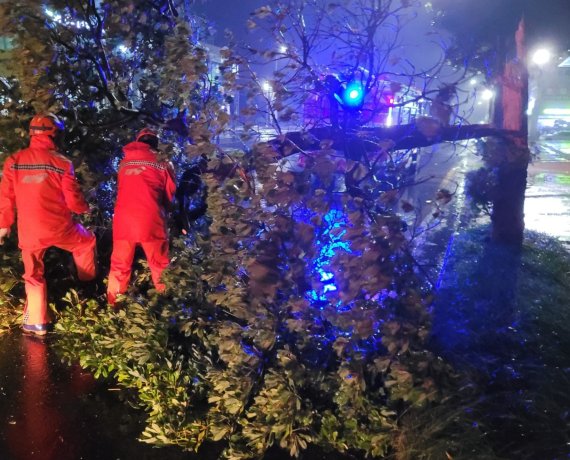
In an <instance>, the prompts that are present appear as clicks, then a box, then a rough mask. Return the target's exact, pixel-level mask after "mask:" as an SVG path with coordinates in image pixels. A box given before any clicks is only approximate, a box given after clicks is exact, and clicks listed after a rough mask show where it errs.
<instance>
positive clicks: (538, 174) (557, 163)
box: [525, 141, 570, 248]
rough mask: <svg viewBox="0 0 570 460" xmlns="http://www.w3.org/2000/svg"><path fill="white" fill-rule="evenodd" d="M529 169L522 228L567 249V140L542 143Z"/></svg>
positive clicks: (569, 187) (569, 218)
mask: <svg viewBox="0 0 570 460" xmlns="http://www.w3.org/2000/svg"><path fill="white" fill-rule="evenodd" d="M538 148H539V150H540V153H539V155H538V159H536V160H535V161H533V163H532V164H531V165H529V168H528V179H527V191H526V198H525V227H526V228H527V229H529V230H535V231H539V232H543V233H546V234H549V235H552V236H555V237H557V238H559V239H560V240H561V241H562V242H564V243H565V244H566V245H567V247H568V248H570V141H559V142H553V141H551V142H542V143H540V144H539V145H538Z"/></svg>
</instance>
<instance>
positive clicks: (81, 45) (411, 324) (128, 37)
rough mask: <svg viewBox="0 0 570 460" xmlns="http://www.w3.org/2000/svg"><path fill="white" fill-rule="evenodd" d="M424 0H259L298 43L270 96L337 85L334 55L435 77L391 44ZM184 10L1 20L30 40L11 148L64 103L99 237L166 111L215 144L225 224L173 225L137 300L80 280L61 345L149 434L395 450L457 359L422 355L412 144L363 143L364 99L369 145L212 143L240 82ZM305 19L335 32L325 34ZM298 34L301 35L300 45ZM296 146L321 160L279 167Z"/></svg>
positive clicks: (8, 103)
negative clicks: (123, 175) (328, 75)
mask: <svg viewBox="0 0 570 460" xmlns="http://www.w3.org/2000/svg"><path fill="white" fill-rule="evenodd" d="M413 3H415V2H409V1H402V2H395V1H383V2H379V1H372V0H371V1H364V0H358V1H353V2H337V3H327V2H317V1H307V2H289V3H287V4H285V5H282V6H281V7H280V8H279V9H270V8H267V7H265V8H262V9H260V10H258V11H257V12H256V13H255V15H254V16H253V18H252V23H251V26H252V27H253V26H254V23H255V21H256V20H268V21H270V24H271V25H270V29H272V32H273V33H277V34H278V35H279V36H281V37H282V39H281V40H282V43H284V44H285V43H287V45H288V48H287V50H288V51H287V56H286V61H285V62H286V63H285V66H284V69H283V70H282V71H278V72H276V75H275V77H276V78H275V79H274V82H273V85H274V86H273V88H274V98H273V97H272V98H268V100H267V101H266V102H268V104H269V113H270V116H271V119H272V120H273V122H275V124H276V125H279V124H280V122H288V121H290V120H293V119H294V118H295V114H296V112H297V110H298V107H299V104H301V103H302V102H303V100H304V98H305V97H306V96H307V94H311V92H312V91H322V90H323V87H322V84H323V83H322V79H321V77H322V75H324V71H325V69H326V68H327V65H329V66H331V67H330V68H331V69H333V68H334V71H335V72H338V73H339V75H340V74H342V75H345V76H347V78H348V77H350V78H354V77H356V78H359V79H361V81H362V82H363V83H364V84H365V86H366V88H367V90H368V91H369V92H370V93H371V94H372V93H375V92H376V93H377V92H378V91H381V87H382V85H383V83H382V82H383V81H384V80H382V79H381V75H383V74H386V72H392V76H394V77H398V78H404V77H405V73H404V72H403V71H401V72H396V71H395V70H394V68H395V66H397V65H400V64H401V68H402V67H406V68H407V75H408V77H407V78H408V80H406V82H407V83H408V84H409V83H410V82H411V81H412V80H411V79H415V78H416V77H419V76H420V75H424V73H422V72H423V71H416V69H414V68H413V66H410V64H409V63H407V62H404V59H403V57H400V59H398V57H397V56H396V55H395V54H394V53H393V51H395V49H396V48H397V46H398V43H399V42H398V40H397V34H396V39H394V33H393V32H394V31H396V32H397V31H398V30H399V29H398V28H399V27H400V25H401V24H402V22H403V21H404V22H405V20H406V18H408V17H409V16H407V15H406V14H405V13H407V12H409V11H411V10H410V8H411V6H412V4H413ZM184 4H185V2H176V1H172V0H169V1H158V2H157V1H154V2H150V1H142V0H141V1H138V2H133V1H127V0H122V1H119V0H114V1H113V0H109V1H100V2H96V1H94V0H92V1H91V0H90V1H79V0H77V1H75V0H74V1H70V0H68V1H56V0H54V1H52V2H46V3H43V4H38V3H37V2H31V1H14V2H11V3H9V4H3V5H2V11H1V13H2V14H1V15H0V17H1V18H2V19H1V20H0V21H1V22H0V24H1V25H2V27H3V30H4V31H5V32H6V33H9V34H10V35H11V36H13V37H14V40H15V41H14V43H15V45H16V49H17V50H18V52H19V53H21V55H22V56H23V59H22V60H21V62H20V64H21V65H19V66H17V67H15V68H14V69H13V79H12V80H10V81H8V80H6V81H5V82H4V83H5V84H4V85H3V87H2V91H3V93H2V96H3V101H4V102H3V103H4V106H3V108H4V109H5V111H4V112H3V114H4V115H3V116H4V118H3V122H4V123H5V125H6V126H12V128H13V129H12V131H11V134H12V136H11V139H12V140H11V141H10V143H7V144H6V145H10V146H13V145H16V144H18V143H21V141H22V140H23V135H24V134H25V130H24V124H23V119H24V118H26V116H31V115H32V114H33V113H34V112H35V111H39V110H50V111H55V112H58V113H60V114H62V115H63V116H64V117H65V119H66V120H67V123H68V127H69V134H68V138H67V139H66V141H67V144H66V145H67V146H68V150H69V152H68V153H70V154H71V155H72V156H74V158H75V159H76V162H77V163H78V164H80V163H81V162H82V161H83V160H84V161H83V163H82V167H80V168H79V171H80V173H81V176H82V180H83V181H85V182H86V183H88V184H89V186H91V187H94V188H95V190H96V191H97V199H98V205H99V210H100V211H101V213H100V217H101V219H100V220H98V221H96V222H95V223H96V224H97V225H99V226H100V228H99V230H100V232H99V235H100V236H101V235H103V234H105V235H108V229H109V211H110V207H111V198H112V188H113V185H114V184H113V167H114V166H116V160H117V158H118V156H119V154H120V146H121V144H122V143H124V142H125V141H126V140H127V139H129V138H130V137H131V136H132V134H133V131H134V130H135V129H138V128H139V127H141V126H142V125H143V124H155V125H157V126H159V127H161V128H162V129H163V139H164V140H165V141H168V142H169V143H170V147H168V148H165V154H166V155H167V156H170V157H171V158H173V159H174V160H176V161H177V163H178V164H183V163H184V162H186V161H189V159H188V158H187V157H192V156H197V155H202V154H205V155H207V156H208V157H209V158H210V164H209V173H208V174H207V175H206V176H205V179H206V181H207V183H208V189H209V193H208V209H209V211H208V212H209V214H210V215H211V217H212V220H213V223H212V225H211V227H210V230H209V235H208V236H207V237H204V238H198V244H197V245H194V244H190V243H189V241H187V240H185V239H184V238H183V237H180V238H178V239H175V241H174V243H173V251H172V264H171V265H172V266H171V269H170V271H169V273H168V274H167V279H166V281H167V282H168V285H169V286H170V289H169V291H168V292H167V294H166V295H165V296H158V295H156V293H153V292H152V290H150V291H148V292H145V291H147V288H148V283H149V280H148V275H146V274H145V272H144V271H143V272H138V276H137V277H136V278H137V279H136V280H135V287H134V288H133V290H132V291H131V293H130V295H129V296H126V298H125V299H124V302H123V309H121V310H119V311H108V310H107V309H106V308H105V306H102V305H99V302H97V299H90V300H86V299H85V295H83V294H82V293H81V292H76V291H69V293H68V294H67V295H66V296H65V297H64V300H65V303H66V304H67V305H68V308H66V309H64V310H63V311H60V312H59V315H60V316H59V318H58V326H57V329H58V333H59V338H60V343H61V348H62V353H63V354H64V357H66V358H67V359H68V360H79V362H80V363H81V365H82V366H84V367H86V368H88V369H91V370H92V371H93V372H94V373H95V375H97V376H101V377H106V378H114V379H116V380H117V381H119V382H120V383H121V384H122V385H123V386H125V387H126V388H129V389H131V390H133V395H134V396H133V401H134V403H135V404H136V405H138V406H139V407H141V408H143V409H144V410H145V411H146V413H147V415H148V420H147V422H148V423H147V425H146V428H145V431H144V432H143V434H142V439H143V440H145V441H146V442H150V443H153V444H157V445H166V444H176V445H180V446H182V447H183V448H186V449H194V450H198V449H199V448H200V447H201V446H202V445H203V444H204V443H205V442H223V445H224V447H225V451H224V455H225V456H226V457H227V458H231V459H238V458H256V457H257V458H258V457H261V456H262V455H264V453H266V452H267V451H268V449H270V448H271V447H272V446H278V447H279V448H281V449H283V450H285V451H286V452H288V453H289V454H290V455H292V456H298V455H300V453H301V452H302V451H303V450H305V449H306V448H307V447H308V446H309V445H316V446H319V447H321V448H325V449H329V450H334V451H337V452H341V453H353V452H358V453H359V454H364V455H369V456H374V457H382V456H386V455H387V454H392V453H394V452H395V451H396V450H397V442H396V439H397V437H398V418H399V416H400V415H401V414H402V413H404V412H405V411H407V410H409V409H410V408H411V407H415V406H419V405H425V404H430V403H431V401H434V400H437V398H438V396H439V393H438V389H437V388H436V385H435V380H436V377H437V375H438V374H439V373H440V372H442V370H441V369H440V366H441V364H440V363H439V362H438V361H437V360H434V359H433V357H432V356H431V355H430V353H428V352H427V351H425V350H424V345H425V339H426V337H427V335H428V333H429V324H430V317H429V305H430V302H431V293H430V291H429V289H427V288H426V287H425V286H424V285H423V283H422V280H421V279H420V278H419V277H418V275H417V274H416V272H415V270H414V269H415V265H414V260H413V258H412V257H411V255H410V247H409V243H408V240H407V234H406V225H405V223H404V220H403V217H402V216H401V215H400V210H401V209H402V206H401V205H402V203H401V202H400V200H399V198H400V196H399V193H400V191H401V189H402V188H403V187H404V186H405V185H409V180H408V179H409V178H408V177H406V176H405V174H404V173H403V171H404V170H405V167H404V165H405V162H406V160H407V158H406V157H405V155H402V156H398V155H394V152H393V147H394V142H395V140H394V139H386V138H384V137H381V138H375V137H373V136H369V137H367V138H363V137H361V136H360V137H359V135H358V130H354V129H353V126H352V125H351V123H349V122H348V119H349V116H356V114H348V112H346V120H347V123H345V124H343V125H342V128H343V129H344V131H342V133H343V134H346V135H347V139H355V140H358V141H359V142H358V143H357V144H358V146H362V145H366V146H367V147H366V149H365V150H364V154H362V155H359V156H352V155H349V154H348V153H350V151H351V149H352V147H350V146H348V144H347V145H346V146H345V147H346V148H340V149H339V148H337V144H335V142H336V141H337V139H338V138H337V139H330V138H327V137H324V138H320V139H316V140H314V139H313V140H312V141H311V142H310V145H311V148H310V149H308V148H304V147H303V146H301V145H299V144H296V143H295V142H293V141H292V140H291V138H288V137H286V136H279V137H277V138H276V139H275V140H274V141H272V142H261V143H256V144H255V145H254V146H253V147H252V148H251V149H249V150H247V151H245V152H233V151H232V152H225V151H223V150H222V149H221V148H219V147H218V146H216V145H214V144H213V143H212V139H213V136H215V135H217V134H219V133H220V132H221V131H222V130H223V129H224V126H225V125H226V123H227V121H228V116H227V114H225V112H223V111H222V110H220V106H221V104H220V103H221V101H222V98H223V96H224V94H223V93H222V92H221V91H220V88H219V86H217V84H216V83H215V82H213V81H212V80H211V78H210V77H209V74H208V73H207V68H206V66H205V59H206V52H205V49H204V48H203V47H202V46H200V43H199V42H197V41H196V38H195V37H196V35H199V34H198V33H197V32H196V30H195V29H193V27H196V26H197V25H198V23H197V22H196V19H195V18H192V17H191V15H190V12H189V11H187V10H186V9H185V8H183V6H184ZM298 6H303V7H304V8H305V9H303V8H296V7H298ZM321 6H323V7H325V8H324V9H323V8H321ZM351 7H353V8H351ZM305 15H306V16H305ZM341 17H347V18H349V19H348V20H347V21H345V22H341V21H340V20H339V19H340V18H341ZM309 19H310V20H311V22H313V23H315V21H316V24H317V25H319V26H320V25H323V26H326V27H324V28H320V29H319V28H317V29H309V28H307V27H305V25H306V24H307V23H309V22H310V21H309ZM327 27H328V30H329V31H330V30H331V28H332V29H333V32H334V34H333V35H332V37H331V38H332V39H334V40H332V41H327V40H326V39H327V37H328V35H327V34H326V33H325V31H326V30H327ZM287 31H290V32H293V33H294V34H296V38H295V39H294V40H291V41H289V40H287V39H286V38H285V37H286V32H287ZM390 31H392V34H390V33H389V32H390ZM351 37H353V38H354V40H352V39H351ZM334 43H341V44H342V45H341V46H335V45H334ZM359 50H360V51H359ZM254 51H255V52H254V53H253V54H255V55H260V54H261V55H263V56H265V57H269V58H270V59H271V58H274V57H275V55H272V54H271V53H269V54H267V52H260V51H257V50H254ZM224 54H225V57H226V61H225V63H224V65H223V70H224V79H223V84H224V85H226V88H234V89H240V88H242V87H244V86H245V87H247V88H249V89H250V90H251V93H252V97H253V98H252V100H251V103H252V104H253V103H255V97H259V96H263V94H262V91H260V81H259V79H257V78H256V75H255V73H254V72H253V70H251V69H252V68H251V67H250V66H249V61H248V60H245V59H244V58H243V57H239V55H237V54H236V53H234V52H232V51H230V50H224ZM316 55H321V56H323V55H325V56H327V57H328V58H330V61H329V64H321V63H320V62H318V60H317V59H316V58H315V56H316ZM379 56H380V60H377V59H379ZM234 64H239V65H241V66H242V67H243V69H249V70H250V72H249V77H250V79H249V81H246V82H245V83H244V82H243V81H238V79H236V75H235V67H234ZM388 64H390V66H388ZM363 66H364V67H368V69H369V70H368V71H364V70H362V67H363ZM387 67H390V68H391V69H392V70H388V69H387ZM343 78H344V77H343ZM250 83H251V84H250ZM236 85H237V86H236ZM319 85H321V86H319ZM226 88H224V89H226ZM256 88H257V89H256ZM424 89H425V88H424ZM421 94H422V97H428V96H429V94H428V92H427V90H425V91H423V92H422V93H421ZM376 109H377V108H376ZM376 109H375V108H374V107H373V108H372V110H376ZM256 112H257V109H256V108H255V107H254V106H251V105H250V106H247V107H246V108H245V115H247V114H256ZM362 122H363V119H361V120H358V122H357V123H356V125H357V126H359V125H361V124H362ZM355 131H356V134H355ZM323 132H325V133H330V130H328V131H327V130H325V131H323ZM427 132H428V134H429V129H428V130H427ZM335 135H338V132H336V134H335ZM349 135H350V136H352V138H349V137H348V136H349ZM189 137H191V138H192V140H193V144H192V145H191V146H187V145H186V143H187V141H188V138H189ZM424 137H425V135H424ZM398 140H399V139H398ZM293 152H295V153H297V154H299V155H300V157H301V158H302V159H303V162H304V167H303V168H302V169H301V170H299V171H296V172H292V171H289V170H286V169H283V168H282V167H281V166H280V164H281V160H283V159H284V158H287V157H289V156H290V154H291V153H293ZM2 153H5V152H2ZM185 154H187V155H185ZM86 165H87V166H88V168H87V167H86ZM442 198H443V199H448V196H447V195H445V194H442ZM403 210H404V211H410V210H413V207H411V209H410V207H409V206H404V207H403ZM100 244H103V247H102V249H103V251H102V252H103V253H105V251H106V252H107V253H108V249H109V248H108V244H105V240H104V239H101V238H100ZM103 263H105V262H103ZM13 274H14V272H13V271H11V272H9V273H8V275H9V276H13ZM48 275H49V274H48ZM3 276H5V273H4V272H3ZM10 279H11V278H10ZM2 280H3V281H2V283H3V284H2V290H3V291H4V292H5V293H6V292H10V289H11V286H10V285H9V284H10V283H8V284H6V283H5V282H4V278H2ZM5 295H6V294H5ZM54 300H55V301H56V302H57V301H58V299H54ZM59 310H61V308H60V309H59Z"/></svg>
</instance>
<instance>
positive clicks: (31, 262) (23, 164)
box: [0, 113, 96, 336]
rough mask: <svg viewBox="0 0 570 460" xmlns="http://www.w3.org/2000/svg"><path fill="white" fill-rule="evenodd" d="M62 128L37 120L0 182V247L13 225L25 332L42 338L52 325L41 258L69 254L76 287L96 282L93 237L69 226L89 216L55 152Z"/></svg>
mask: <svg viewBox="0 0 570 460" xmlns="http://www.w3.org/2000/svg"><path fill="white" fill-rule="evenodd" d="M63 129H64V126H63V123H62V122H61V121H60V119H59V118H58V117H56V116H55V115H53V114H50V113H48V114H38V115H36V116H35V117H34V118H32V121H31V123H30V145H29V147H28V148H25V149H23V150H20V151H19V152H16V153H14V154H13V155H12V156H10V157H9V158H8V159H7V160H6V161H5V163H4V168H3V175H2V182H0V244H3V242H4V238H5V237H7V236H9V235H10V229H11V227H12V225H13V224H14V222H15V220H16V214H17V225H18V243H19V247H20V249H21V250H22V260H23V262H24V276H23V278H24V284H25V289H26V304H25V306H24V321H23V325H22V328H23V330H24V332H28V333H32V334H35V335H38V336H43V335H45V334H46V333H47V331H48V329H49V327H50V325H51V319H50V316H49V312H48V306H47V288H46V281H45V279H44V261H43V258H44V254H45V252H46V250H47V249H48V248H49V247H51V246H55V247H58V248H60V249H64V250H66V251H69V252H71V253H72V255H73V259H74V261H75V265H76V267H77V276H78V278H79V280H81V281H90V280H93V279H94V278H95V275H96V272H95V235H94V234H93V233H92V232H90V231H88V230H86V229H85V228H84V227H83V226H82V225H80V224H78V223H76V222H75V221H74V220H73V216H72V214H83V213H87V212H89V205H88V204H87V202H86V201H85V198H84V196H83V194H82V192H81V189H80V188H79V185H78V184H77V182H76V180H75V173H74V169H73V165H72V163H71V161H70V160H69V159H67V158H66V157H64V156H63V155H61V154H60V153H59V152H58V150H57V144H58V141H59V139H60V135H61V134H62V133H63Z"/></svg>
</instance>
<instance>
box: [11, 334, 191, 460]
mask: <svg viewBox="0 0 570 460" xmlns="http://www.w3.org/2000/svg"><path fill="white" fill-rule="evenodd" d="M51 340H52V339H50V338H47V339H39V338H36V337H33V336H27V335H22V334H20V333H19V332H18V333H14V334H7V335H6V336H3V337H0V369H2V372H1V373H0V459H2V460H30V459H35V460H56V459H57V460H113V459H121V460H123V459H125V460H128V459H135V458H136V459H137V460H145V459H148V460H154V459H156V460H158V459H161V460H178V459H183V458H184V459H188V458H192V455H191V454H188V453H184V452H182V451H181V450H180V449H177V448H162V449H157V448H153V447H151V446H149V445H146V444H143V443H140V442H138V441H137V437H138V436H139V435H140V432H141V431H142V429H143V423H142V421H143V416H144V414H140V413H138V412H136V411H134V410H132V409H130V408H129V407H128V406H126V405H125V404H124V403H122V402H121V401H120V400H119V398H118V394H117V393H112V392H110V391H109V389H108V387H107V386H106V384H105V383H103V382H99V381H96V380H94V379H93V377H92V376H91V375H90V374H89V373H86V372H84V371H83V370H82V369H81V368H80V367H79V366H72V367H69V366H67V365H65V364H62V363H60V362H59V360H58V358H57V356H56V355H55V353H54V351H53V350H52V348H51V343H50V341H51Z"/></svg>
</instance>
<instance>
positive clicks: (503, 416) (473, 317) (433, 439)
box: [403, 227, 570, 460]
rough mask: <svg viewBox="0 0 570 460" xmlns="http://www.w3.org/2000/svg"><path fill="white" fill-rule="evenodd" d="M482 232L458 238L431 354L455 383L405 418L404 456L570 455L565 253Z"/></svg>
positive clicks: (541, 241) (544, 241)
mask: <svg viewBox="0 0 570 460" xmlns="http://www.w3.org/2000/svg"><path fill="white" fill-rule="evenodd" d="M487 235H488V228H486V227H479V228H476V229H473V230H470V231H467V232H465V233H463V234H461V235H459V236H457V237H456V238H455V241H454V243H453V249H452V251H451V252H450V254H449V259H448V261H447V266H446V273H445V274H444V277H443V283H442V286H441V289H440V291H439V293H438V296H437V300H436V302H435V305H434V321H433V329H432V347H433V348H434V349H435V350H436V351H437V352H438V353H439V354H440V355H441V356H442V357H443V358H444V359H445V360H447V361H448V362H450V363H452V365H453V366H454V368H455V370H456V372H457V378H456V379H455V381H453V382H450V385H449V388H448V394H449V396H448V398H447V400H446V402H445V403H444V404H442V405H439V406H437V407H432V408H429V409H427V410H424V411H421V412H415V413H414V414H410V415H409V416H408V417H407V418H406V419H405V420H404V423H403V424H404V435H405V436H406V443H407V444H408V445H409V446H410V447H409V448H408V450H409V451H410V452H415V453H414V454H411V456H410V458H414V459H424V458H425V459H428V458H446V456H447V458H453V459H460V458H461V459H476V458H485V459H514V458H516V459H520V460H523V459H528V460H531V459H533V460H536V459H557V458H567V457H566V456H567V454H568V451H569V449H570V448H569V444H568V443H569V440H570V412H569V408H570V392H568V388H569V384H570V308H569V307H570V301H569V292H570V255H569V254H568V253H567V252H566V251H565V249H564V247H563V246H562V245H561V244H560V243H559V242H558V241H556V240H555V239H553V238H551V237H548V236H545V235H543V234H538V233H532V232H528V233H527V234H526V236H525V243H524V245H523V248H522V251H520V252H518V251H515V250H513V249H512V248H506V247H504V246H499V245H495V244H494V243H492V242H491V241H489V239H488V238H487Z"/></svg>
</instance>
